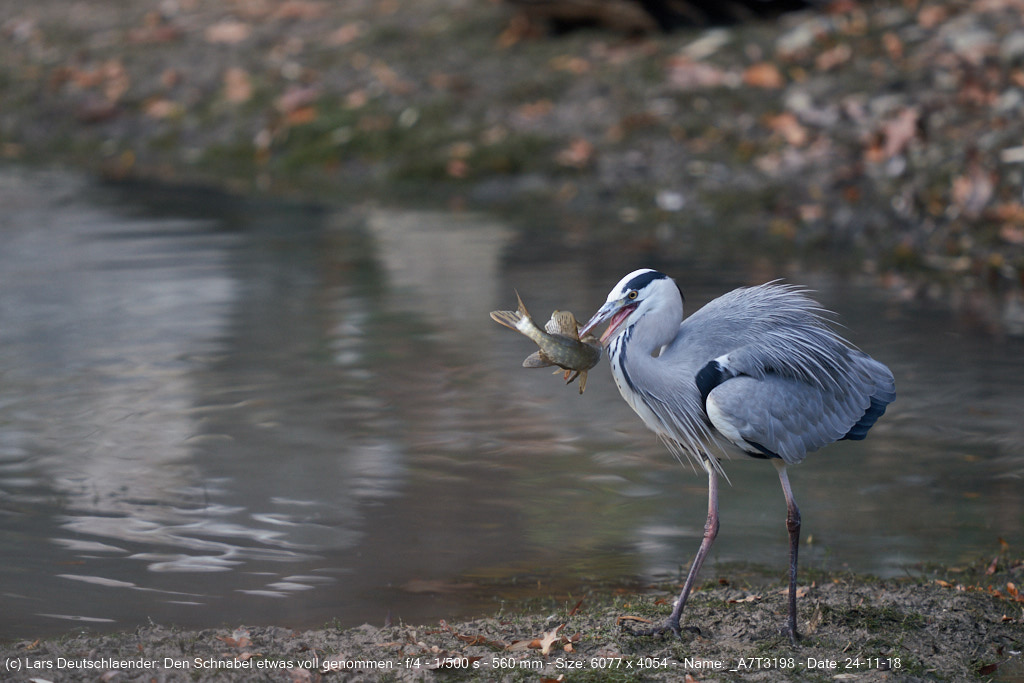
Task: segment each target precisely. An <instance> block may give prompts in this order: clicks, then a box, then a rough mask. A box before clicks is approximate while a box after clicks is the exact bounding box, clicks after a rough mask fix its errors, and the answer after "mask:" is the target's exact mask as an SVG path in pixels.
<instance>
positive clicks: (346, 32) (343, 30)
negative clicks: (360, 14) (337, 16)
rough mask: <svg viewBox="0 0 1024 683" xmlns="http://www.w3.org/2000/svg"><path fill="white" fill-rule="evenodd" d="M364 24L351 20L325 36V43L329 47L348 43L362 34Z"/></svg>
mask: <svg viewBox="0 0 1024 683" xmlns="http://www.w3.org/2000/svg"><path fill="white" fill-rule="evenodd" d="M365 27H366V25H365V24H364V23H362V22H359V21H352V22H349V23H347V24H344V25H342V26H340V27H338V28H337V29H335V30H334V31H332V32H331V34H330V35H329V36H327V44H328V45H330V46H331V47H341V46H342V45H348V44H349V43H351V42H352V41H353V40H355V39H356V38H358V37H359V36H361V35H363V32H364V30H365Z"/></svg>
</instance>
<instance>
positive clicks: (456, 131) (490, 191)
mask: <svg viewBox="0 0 1024 683" xmlns="http://www.w3.org/2000/svg"><path fill="white" fill-rule="evenodd" d="M1022 17H1024V13H1022V12H1021V11H1020V8H1019V7H1017V6H1016V4H1015V3H1013V2H1003V1H993V0H977V1H974V2H967V1H966V0H960V1H957V2H946V3H941V4H929V3H918V2H911V1H908V2H902V3H900V2H880V3H867V4H864V3H842V2H839V3H833V4H832V5H830V6H829V7H828V8H823V9H820V10H815V11H808V12H800V13H795V14H791V15H787V16H785V17H784V18H782V19H780V20H778V21H776V22H771V23H750V24H746V25H740V26H731V27H727V28H712V29H701V30H696V29H694V30H690V31H685V30H684V31H679V32H677V33H674V34H671V35H650V36H646V37H639V38H637V37H625V36H619V35H615V34H614V33H609V32H600V31H578V32H574V33H570V34H567V35H563V36H558V37H543V36H541V37H538V36H537V35H536V34H535V33H531V32H530V31H528V30H527V29H526V28H524V26H523V24H522V22H520V21H518V19H517V18H516V17H515V15H514V14H513V13H512V11H511V10H510V9H508V8H507V7H506V6H505V5H503V4H501V3H498V2H493V1H485V0H429V1H425V2H417V3H399V2H390V1H385V2H369V1H365V2H349V3H327V2H318V1H316V0H288V1H287V2H280V3H272V2H265V1H259V0H252V1H249V2H240V1H232V0H205V1H203V0H178V1H176V2H164V3H159V4H157V5H150V4H145V3H130V4H128V5H125V4H123V3H114V2H109V1H106V0H88V1H83V2H77V3H74V4H72V5H70V6H69V5H68V4H67V3H65V2H61V1H59V0H40V1H39V2H34V3H31V5H25V4H24V3H16V2H13V1H5V2H0V93H2V95H3V99H4V111H3V113H2V116H0V156H2V157H3V158H5V159H7V160H11V161H15V162H20V163H37V164H38V163H41V164H50V163H61V164H68V165H73V166H76V167H84V168H87V169H90V170H93V171H97V172H100V173H103V174H105V175H107V176H108V177H111V178H126V177H127V178H146V179H156V180H160V181H165V182H173V183H199V184H207V185H214V186H217V187H220V188H226V189H230V190H232V191H237V192H276V193H281V194H291V195H296V196H300V197H303V198H310V199H317V200H327V201H346V200H351V199H352V198H354V197H358V198H364V197H366V196H378V197H387V198H388V201H402V197H403V196H405V197H411V198H412V201H417V202H423V201H427V202H430V201H433V202H437V201H442V202H446V203H448V204H449V205H452V206H475V207H486V208H491V209H496V210H500V209H501V208H510V207H511V208H515V207H521V206H523V205H527V204H528V205H530V206H531V208H532V209H533V212H532V214H531V215H532V216H536V215H538V214H539V215H542V216H544V217H545V219H544V222H545V225H544V226H543V230H540V229H538V228H536V227H535V228H534V230H538V231H541V232H544V233H546V238H547V239H549V240H550V241H551V243H552V244H554V245H560V246H561V247H564V248H576V249H591V250H594V251H601V250H611V249H615V250H619V251H620V250H621V248H622V245H623V244H627V245H628V246H629V248H630V249H631V250H635V251H638V252H649V253H651V254H652V255H653V254H657V255H658V257H660V258H662V259H667V260H672V259H678V258H681V257H683V256H684V255H685V254H687V253H689V252H690V251H692V250H693V249H695V248H697V249H701V250H703V251H711V252H714V253H720V254H722V257H723V258H726V257H728V256H729V255H730V254H731V253H733V252H735V251H739V250H745V251H749V252H751V253H762V254H767V255H769V256H770V257H771V258H773V259H774V261H775V262H777V263H792V262H799V263H801V264H803V265H805V266H809V267H812V268H813V267H818V268H821V267H825V265H826V264H827V267H828V268H830V269H833V270H834V269H836V268H842V269H847V270H849V271H850V272H851V273H853V274H857V273H859V274H862V275H866V276H868V277H873V278H876V279H877V281H878V282H879V284H880V286H884V287H888V288H890V289H892V290H893V292H894V294H895V295H896V296H899V297H903V298H913V297H919V296H927V297H933V298H942V299H948V300H950V301H952V302H953V303H954V304H956V305H959V306H963V307H966V308H971V307H973V308H974V309H977V310H981V311H983V313H982V314H983V315H984V316H985V317H986V319H988V322H987V323H985V324H988V325H989V326H990V327H991V328H992V329H993V331H1008V332H1010V333H1011V334H1018V333H1024V299H1022V297H1021V294H1020V292H1021V289H1022V274H1024V203H1022V202H1024V197H1022V196H1021V187H1022V186H1024V117H1022V116H1020V112H1021V111H1022V109H1024V18H1022ZM979 299H981V300H982V301H979Z"/></svg>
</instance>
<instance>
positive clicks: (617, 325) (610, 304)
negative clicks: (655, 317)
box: [580, 268, 683, 343]
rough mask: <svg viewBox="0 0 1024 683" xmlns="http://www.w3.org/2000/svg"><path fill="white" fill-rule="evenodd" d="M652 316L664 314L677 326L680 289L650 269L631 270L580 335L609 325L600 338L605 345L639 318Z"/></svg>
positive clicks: (665, 277) (680, 308) (613, 289)
mask: <svg viewBox="0 0 1024 683" xmlns="http://www.w3.org/2000/svg"><path fill="white" fill-rule="evenodd" d="M655 312H664V315H665V316H666V317H669V316H671V317H674V318H675V320H674V324H675V325H678V324H679V321H680V320H681V319H682V316H683V309H682V295H681V294H680V293H679V288H678V287H676V283H675V281H674V280H673V279H672V278H670V277H669V276H667V275H665V274H664V273H659V272H658V271H656V270H651V269H650V268H641V269H640V270H634V271H633V272H632V273H630V274H629V275H627V276H626V277H624V278H622V279H621V280H619V283H618V284H617V285H615V287H613V288H612V291H611V292H610V293H609V294H608V299H607V301H605V303H604V306H601V308H600V309H599V310H598V311H597V313H595V314H594V317H592V318H591V319H590V320H589V321H587V324H586V325H584V326H583V329H582V330H580V335H581V336H582V335H584V334H586V333H588V332H590V330H592V329H593V328H595V327H597V326H598V325H600V324H601V323H603V322H605V321H608V329H606V330H605V332H604V334H602V335H601V342H602V343H605V342H607V341H608V340H609V339H612V338H614V337H615V335H617V334H621V333H622V332H623V331H624V330H626V329H627V328H628V327H630V326H631V325H633V324H635V323H636V322H637V321H638V320H640V318H642V317H644V316H645V315H648V314H649V313H655Z"/></svg>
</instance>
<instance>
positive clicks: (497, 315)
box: [491, 311, 523, 332]
mask: <svg viewBox="0 0 1024 683" xmlns="http://www.w3.org/2000/svg"><path fill="white" fill-rule="evenodd" d="M522 319H523V318H522V316H521V315H520V314H519V312H518V311H491V320H493V321H494V322H496V323H498V324H500V325H504V326H505V327H507V328H509V329H512V330H515V331H516V332H518V331H519V327H518V323H519V321H520V320H522Z"/></svg>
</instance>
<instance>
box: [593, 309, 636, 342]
mask: <svg viewBox="0 0 1024 683" xmlns="http://www.w3.org/2000/svg"><path fill="white" fill-rule="evenodd" d="M636 307H637V303H636V302H635V301H629V300H627V299H625V298H623V299H619V300H617V301H609V302H607V303H605V305H604V306H602V307H601V308H600V309H598V311H597V313H595V314H594V316H593V317H592V318H591V319H590V320H588V321H587V324H586V325H584V326H583V329H581V330H580V335H581V336H582V335H585V334H588V333H589V332H590V330H592V329H594V328H595V327H597V326H598V325H600V324H601V323H603V322H605V321H606V320H607V321H609V322H608V329H606V330H605V331H604V334H602V335H601V343H602V344H606V343H607V342H608V340H609V339H611V338H612V337H613V336H615V331H616V330H617V329H618V328H619V326H620V325H622V323H623V321H625V320H626V318H628V317H629V314H630V313H632V312H633V311H635V310H636Z"/></svg>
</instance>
